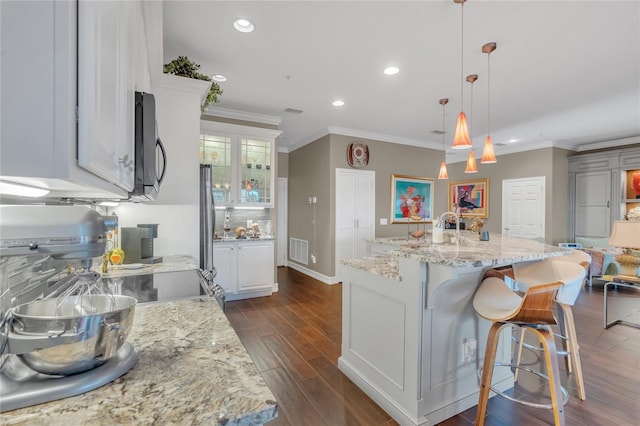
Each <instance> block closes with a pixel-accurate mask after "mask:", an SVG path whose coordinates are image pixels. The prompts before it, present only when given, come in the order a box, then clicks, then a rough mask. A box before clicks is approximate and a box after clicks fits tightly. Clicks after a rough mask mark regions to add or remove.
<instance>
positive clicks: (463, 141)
mask: <svg viewBox="0 0 640 426" xmlns="http://www.w3.org/2000/svg"><path fill="white" fill-rule="evenodd" d="M451 148H453V149H467V148H471V139H470V138H469V125H468V124H467V115H466V114H465V113H464V111H460V114H458V121H457V122H456V133H455V136H454V137H453V143H452V144H451Z"/></svg>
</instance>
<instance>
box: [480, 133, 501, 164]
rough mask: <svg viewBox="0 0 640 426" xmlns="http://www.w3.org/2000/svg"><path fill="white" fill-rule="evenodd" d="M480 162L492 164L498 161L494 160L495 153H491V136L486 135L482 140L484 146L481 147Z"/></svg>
mask: <svg viewBox="0 0 640 426" xmlns="http://www.w3.org/2000/svg"><path fill="white" fill-rule="evenodd" d="M480 162H481V163H482V164H492V163H496V162H498V160H496V154H494V153H493V142H491V136H489V135H487V138H486V139H485V140H484V148H483V149H482V159H481V160H480Z"/></svg>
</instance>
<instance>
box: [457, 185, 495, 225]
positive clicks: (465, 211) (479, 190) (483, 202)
mask: <svg viewBox="0 0 640 426" xmlns="http://www.w3.org/2000/svg"><path fill="white" fill-rule="evenodd" d="M449 211H452V212H455V211H459V212H460V216H461V217H479V218H487V217H489V179H476V180H465V181H458V182H449Z"/></svg>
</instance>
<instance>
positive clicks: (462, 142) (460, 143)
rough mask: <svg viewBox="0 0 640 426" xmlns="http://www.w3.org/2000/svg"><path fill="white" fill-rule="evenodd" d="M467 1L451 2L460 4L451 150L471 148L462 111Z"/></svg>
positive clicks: (465, 119) (455, 0)
mask: <svg viewBox="0 0 640 426" xmlns="http://www.w3.org/2000/svg"><path fill="white" fill-rule="evenodd" d="M465 1H467V0H453V2H454V3H460V18H461V19H460V22H461V25H460V28H461V29H460V114H458V121H457V122H456V133H455V135H454V137H453V143H452V144H451V148H453V149H466V148H471V139H470V138H469V129H468V126H467V116H466V115H465V113H464V111H463V110H462V109H463V105H464V102H463V101H464V96H463V88H462V86H463V83H462V74H463V73H464V2H465Z"/></svg>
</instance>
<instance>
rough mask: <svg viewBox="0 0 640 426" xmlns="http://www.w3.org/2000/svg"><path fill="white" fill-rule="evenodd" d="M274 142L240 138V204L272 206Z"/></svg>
mask: <svg viewBox="0 0 640 426" xmlns="http://www.w3.org/2000/svg"><path fill="white" fill-rule="evenodd" d="M271 150H272V142H271V141H267V140H260V139H248V138H240V203H260V204H271V203H272V202H273V200H272V194H271V193H272V188H271V158H272V157H271V154H272V152H271Z"/></svg>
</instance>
